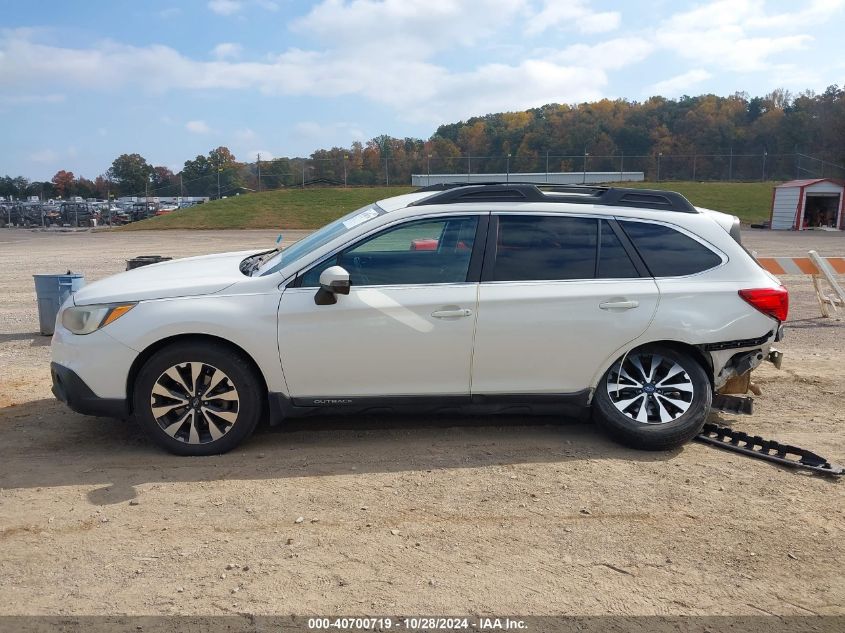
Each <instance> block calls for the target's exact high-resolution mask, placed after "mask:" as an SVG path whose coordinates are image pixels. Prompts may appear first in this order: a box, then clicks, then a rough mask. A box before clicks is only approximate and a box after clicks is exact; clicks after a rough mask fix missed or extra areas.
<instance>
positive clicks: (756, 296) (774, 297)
mask: <svg viewBox="0 0 845 633" xmlns="http://www.w3.org/2000/svg"><path fill="white" fill-rule="evenodd" d="M739 296H740V297H742V298H743V299H745V300H746V301H747V302H748V303H750V304H751V305H752V306H754V307H755V308H757V309H758V310H759V311H760V312H762V313H763V314H766V315H768V316H770V317H774V318H776V319H777V320H778V321H781V322H783V321H786V315H787V313H788V312H789V292H787V290H786V288H784V287H783V286H778V287H777V288H754V289H752V290H740V291H739Z"/></svg>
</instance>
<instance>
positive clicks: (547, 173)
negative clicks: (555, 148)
mask: <svg viewBox="0 0 845 633" xmlns="http://www.w3.org/2000/svg"><path fill="white" fill-rule="evenodd" d="M546 182H549V150H546Z"/></svg>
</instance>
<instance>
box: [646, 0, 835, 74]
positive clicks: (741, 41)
mask: <svg viewBox="0 0 845 633" xmlns="http://www.w3.org/2000/svg"><path fill="white" fill-rule="evenodd" d="M844 5H845V2H843V1H842V0H822V1H816V2H813V3H811V6H809V7H808V8H806V9H804V10H803V11H800V12H798V13H789V12H784V13H780V14H767V13H766V11H765V5H764V2H762V0H713V1H711V2H708V3H706V4H703V5H698V6H696V7H695V8H693V9H691V10H689V11H682V12H679V13H676V14H674V15H672V16H671V17H670V18H668V19H667V20H665V21H664V22H662V23H661V24H660V25H659V26H658V28H657V32H656V34H655V41H656V42H657V44H659V45H660V46H662V47H665V48H667V49H670V50H672V51H673V52H675V53H676V54H678V55H679V56H680V57H682V58H685V59H689V60H694V61H695V62H696V63H697V64H703V63H706V64H707V65H709V66H714V67H717V68H721V69H724V70H730V71H740V72H751V71H765V70H768V69H770V68H771V66H772V65H773V63H772V61H771V59H770V58H771V57H773V56H774V55H776V54H778V53H784V52H788V51H795V50H800V49H803V48H806V46H807V45H808V44H809V43H810V42H811V41H812V40H813V37H812V36H811V35H810V34H809V33H794V32H790V31H794V30H795V29H796V28H798V27H800V26H802V25H805V24H806V21H807V20H808V19H810V17H809V16H812V19H815V20H819V19H823V18H825V17H826V18H830V17H832V15H833V14H834V13H835V12H837V11H839V10H840V9H841V7H842V6H844ZM755 31H759V32H757V33H755Z"/></svg>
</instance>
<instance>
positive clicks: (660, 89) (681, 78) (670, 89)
mask: <svg viewBox="0 0 845 633" xmlns="http://www.w3.org/2000/svg"><path fill="white" fill-rule="evenodd" d="M712 76H713V75H712V74H710V73H709V72H707V71H706V70H702V69H700V68H696V69H694V70H689V71H687V72H685V73H681V74H680V75H675V76H674V77H670V78H669V79H664V80H663V81H658V82H657V83H656V84H653V85H652V86H651V88H650V89H649V90H650V93H649V96H651V95H660V96H662V97H678V96H680V95H682V94H684V92H685V91H687V90H689V89H690V88H692V87H693V86H695V85H697V84H700V83H701V82H702V81H707V80H708V79H710V78H711V77H712Z"/></svg>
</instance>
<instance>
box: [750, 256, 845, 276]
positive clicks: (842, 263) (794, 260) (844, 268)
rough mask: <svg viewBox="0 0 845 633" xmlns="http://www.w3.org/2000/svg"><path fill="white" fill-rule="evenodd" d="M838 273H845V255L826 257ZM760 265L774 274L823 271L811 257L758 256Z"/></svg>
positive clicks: (800, 273)
mask: <svg viewBox="0 0 845 633" xmlns="http://www.w3.org/2000/svg"><path fill="white" fill-rule="evenodd" d="M824 259H825V260H826V261H827V263H828V264H830V267H831V268H833V270H835V271H836V272H837V273H838V274H840V275H841V274H845V257H825V258H824ZM757 261H758V262H760V265H761V266H762V267H763V268H765V269H766V270H768V271H769V272H770V273H772V274H773V275H819V274H821V272H822V271H820V270H819V269H818V267H817V266H816V265H815V263H813V260H811V259H810V258H809V257H758V258H757Z"/></svg>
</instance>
